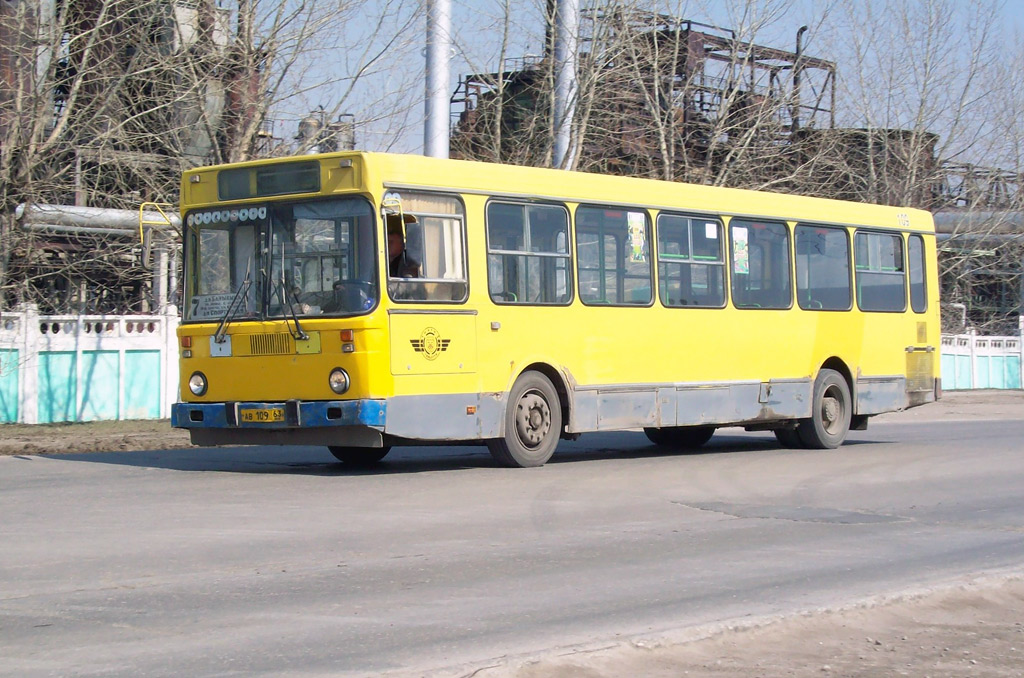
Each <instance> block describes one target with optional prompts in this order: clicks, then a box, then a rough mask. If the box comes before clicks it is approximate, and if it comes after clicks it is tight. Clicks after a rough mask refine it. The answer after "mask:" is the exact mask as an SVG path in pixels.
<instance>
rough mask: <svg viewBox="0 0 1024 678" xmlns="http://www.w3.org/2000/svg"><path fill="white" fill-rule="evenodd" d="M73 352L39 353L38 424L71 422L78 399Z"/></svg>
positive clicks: (73, 418)
mask: <svg viewBox="0 0 1024 678" xmlns="http://www.w3.org/2000/svg"><path fill="white" fill-rule="evenodd" d="M77 381H78V375H77V372H76V359H75V352H74V351H49V352H46V353H43V352H40V354H39V423H40V424H52V423H53V422H57V421H75V403H76V400H77V396H78V390H77V388H76V383H77Z"/></svg>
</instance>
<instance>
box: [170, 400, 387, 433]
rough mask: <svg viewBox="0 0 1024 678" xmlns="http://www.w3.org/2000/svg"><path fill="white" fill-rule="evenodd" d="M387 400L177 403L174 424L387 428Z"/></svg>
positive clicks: (196, 425) (292, 427)
mask: <svg viewBox="0 0 1024 678" xmlns="http://www.w3.org/2000/svg"><path fill="white" fill-rule="evenodd" d="M281 408H283V409H284V418H283V419H282V420H281V421H243V417H242V416H241V413H242V412H243V411H251V410H276V409H281ZM386 421H387V402H386V401H384V400H333V401H331V400H327V401H324V400H311V401H302V400H288V401H285V402H276V403H266V402H228V403H175V404H174V405H173V406H172V408H171V426H174V427H175V428H184V429H190V430H195V429H247V430H251V429H258V430H285V429H307V428H325V427H335V426H367V427H370V428H375V429H378V430H383V429H384V424H385V422H386Z"/></svg>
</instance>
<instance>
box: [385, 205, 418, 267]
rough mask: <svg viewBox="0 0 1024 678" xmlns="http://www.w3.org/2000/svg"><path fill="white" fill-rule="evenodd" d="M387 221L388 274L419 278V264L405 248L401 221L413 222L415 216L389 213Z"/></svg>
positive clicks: (414, 221)
mask: <svg viewBox="0 0 1024 678" xmlns="http://www.w3.org/2000/svg"><path fill="white" fill-rule="evenodd" d="M387 221H388V259H389V262H388V275H389V276H390V277H392V278H419V277H420V264H419V262H418V261H416V260H415V259H413V258H412V257H411V256H409V253H408V252H407V251H406V249H405V232H404V230H403V228H402V222H403V221H404V222H405V223H406V224H415V223H416V217H414V216H413V215H411V214H405V215H402V216H401V217H399V215H397V214H389V215H388V216H387Z"/></svg>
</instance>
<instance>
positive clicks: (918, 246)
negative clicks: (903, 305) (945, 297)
mask: <svg viewBox="0 0 1024 678" xmlns="http://www.w3.org/2000/svg"><path fill="white" fill-rule="evenodd" d="M907 258H908V259H909V262H910V308H911V309H912V310H913V311H914V313H924V312H925V311H927V310H928V287H927V284H928V283H927V280H928V279H927V277H926V276H925V259H924V238H922V237H921V236H919V235H911V236H910V237H909V238H907Z"/></svg>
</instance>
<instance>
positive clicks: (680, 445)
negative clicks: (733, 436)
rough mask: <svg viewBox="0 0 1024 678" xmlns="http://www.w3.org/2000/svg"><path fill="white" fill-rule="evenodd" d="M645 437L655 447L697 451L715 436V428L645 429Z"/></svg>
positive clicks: (667, 427) (675, 427)
mask: <svg viewBox="0 0 1024 678" xmlns="http://www.w3.org/2000/svg"><path fill="white" fill-rule="evenodd" d="M644 435H646V436H647V439H648V440H650V441H651V442H652V443H654V444H655V445H660V446H662V447H671V448H673V449H676V450H696V449H698V448H700V447H701V446H702V445H704V443H706V442H707V441H709V440H711V436H713V435H715V427H714V426H666V427H665V428H645V429H644Z"/></svg>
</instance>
